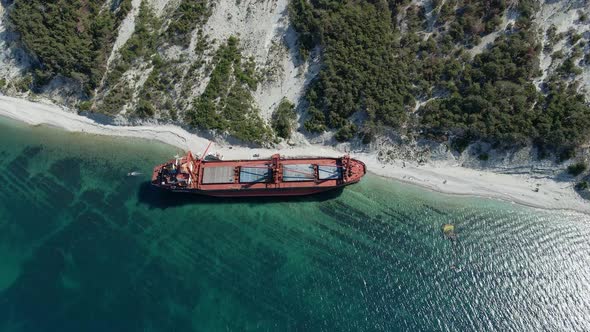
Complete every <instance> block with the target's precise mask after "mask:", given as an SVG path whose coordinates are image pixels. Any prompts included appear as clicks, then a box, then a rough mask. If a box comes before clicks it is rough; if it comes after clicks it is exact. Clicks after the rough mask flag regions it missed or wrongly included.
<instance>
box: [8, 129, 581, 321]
mask: <svg viewBox="0 0 590 332" xmlns="http://www.w3.org/2000/svg"><path fill="white" fill-rule="evenodd" d="M179 152H180V151H177V150H176V149H174V148H172V147H170V146H166V145H162V144H159V143H155V142H147V141H142V140H133V139H123V138H108V137H100V136H90V135H83V134H75V133H65V132H62V131H59V130H56V129H52V128H44V127H37V128H31V127H27V126H24V125H20V124H15V123H12V122H9V121H7V120H0V331H247V330H256V331H418V330H420V331H457V330H466V331H473V330H478V331H531V330H548V331H588V330H590V315H588V313H589V312H590V220H589V217H588V216H586V215H582V214H578V213H574V212H566V211H543V210H536V209H530V208H525V207H521V206H517V205H513V204H508V203H503V202H498V201H494V200H488V199H479V198H466V197H454V196H445V195H441V194H438V193H432V192H428V191H424V190H422V189H419V188H415V187H412V186H408V185H404V184H400V183H398V182H394V181H390V180H386V179H382V178H379V177H376V176H367V177H366V178H365V179H364V180H363V181H362V182H361V183H360V184H358V185H354V186H351V187H348V188H347V189H345V190H344V191H342V192H336V193H332V194H328V195H321V196H314V197H308V198H296V199H282V200H277V199H264V200H262V199H256V200H252V199H250V200H218V199H210V198H203V197H198V196H186V195H182V196H178V195H166V194H164V193H161V192H159V191H156V190H153V189H152V188H150V186H149V185H148V184H147V182H146V181H147V180H148V176H149V171H150V169H151V167H152V166H153V165H155V164H156V163H159V162H161V161H163V160H166V159H169V158H170V157H171V156H173V155H174V154H176V153H179ZM130 171H141V172H143V173H144V175H143V176H139V177H127V176H126V174H127V173H128V172H130ZM449 222H450V223H454V224H455V226H456V230H457V233H458V241H457V242H451V241H449V240H447V239H445V238H444V237H443V236H442V234H441V225H442V224H444V223H449ZM453 265H454V266H455V268H454V269H453V268H452V266H453Z"/></svg>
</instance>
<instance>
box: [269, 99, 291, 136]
mask: <svg viewBox="0 0 590 332" xmlns="http://www.w3.org/2000/svg"><path fill="white" fill-rule="evenodd" d="M295 120H297V113H295V105H294V104H293V103H292V102H290V101H289V100H287V99H286V98H283V99H282V100H281V103H280V104H279V106H278V107H277V109H276V110H275V111H274V113H273V114H272V122H271V125H272V128H273V129H274V131H275V133H276V135H277V136H279V137H282V138H285V139H289V138H291V132H292V131H293V127H294V125H295Z"/></svg>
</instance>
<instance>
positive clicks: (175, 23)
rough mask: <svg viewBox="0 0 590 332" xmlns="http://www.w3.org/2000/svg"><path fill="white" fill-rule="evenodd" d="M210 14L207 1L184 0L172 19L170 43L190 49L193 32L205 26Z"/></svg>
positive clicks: (169, 35) (169, 29) (168, 30)
mask: <svg viewBox="0 0 590 332" xmlns="http://www.w3.org/2000/svg"><path fill="white" fill-rule="evenodd" d="M210 14H211V9H210V8H209V6H208V4H207V1H206V0H183V1H182V2H181V3H180V5H179V6H178V7H177V8H176V10H175V11H174V13H173V14H172V18H171V19H170V25H169V26H168V29H167V34H168V37H169V38H170V42H171V43H173V44H176V45H182V46H185V47H188V44H189V43H190V38H191V32H192V31H193V30H194V29H195V28H197V27H200V26H202V25H203V24H205V22H206V21H207V18H208V17H209V15H210Z"/></svg>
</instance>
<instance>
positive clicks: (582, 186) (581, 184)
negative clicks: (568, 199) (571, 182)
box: [574, 181, 590, 191]
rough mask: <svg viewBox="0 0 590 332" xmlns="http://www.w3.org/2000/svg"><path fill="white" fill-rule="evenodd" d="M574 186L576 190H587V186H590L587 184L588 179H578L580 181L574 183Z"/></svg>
mask: <svg viewBox="0 0 590 332" xmlns="http://www.w3.org/2000/svg"><path fill="white" fill-rule="evenodd" d="M574 188H575V189H576V190H578V191H584V190H588V188H590V184H588V181H580V182H578V183H576V185H575V186H574Z"/></svg>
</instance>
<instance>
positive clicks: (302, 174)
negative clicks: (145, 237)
mask: <svg viewBox="0 0 590 332" xmlns="http://www.w3.org/2000/svg"><path fill="white" fill-rule="evenodd" d="M365 173H366V167H365V164H364V163H363V162H361V161H359V160H356V159H353V158H350V156H348V155H346V156H343V157H340V158H289V159H287V158H283V157H281V156H280V155H279V154H275V155H273V156H272V157H271V158H270V159H255V160H227V161H224V160H204V158H200V159H198V158H195V157H194V156H193V155H192V153H191V152H190V151H189V152H188V153H187V155H186V156H183V157H179V158H175V159H173V160H170V161H168V162H166V163H164V164H161V165H158V166H156V167H155V168H154V172H153V174H152V181H151V183H152V185H154V186H156V187H159V188H162V189H165V190H169V191H173V192H185V193H195V194H203V195H209V196H216V197H254V196H301V195H311V194H316V193H320V192H324V191H327V190H331V189H335V188H342V187H344V186H347V185H350V184H353V183H357V182H359V181H360V179H361V178H362V177H363V176H364V175H365Z"/></svg>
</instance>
